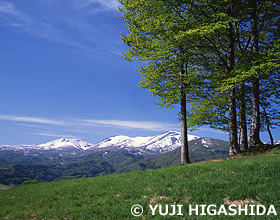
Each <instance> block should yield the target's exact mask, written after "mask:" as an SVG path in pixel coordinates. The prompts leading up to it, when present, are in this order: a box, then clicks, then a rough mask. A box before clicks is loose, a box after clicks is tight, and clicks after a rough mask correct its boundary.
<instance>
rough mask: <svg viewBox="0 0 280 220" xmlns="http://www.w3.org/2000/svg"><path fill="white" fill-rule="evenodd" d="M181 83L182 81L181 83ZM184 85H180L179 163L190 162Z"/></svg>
mask: <svg viewBox="0 0 280 220" xmlns="http://www.w3.org/2000/svg"><path fill="white" fill-rule="evenodd" d="M182 84H183V83H182ZM184 87H185V86H184V85H181V164H186V163H190V162H191V161H190V158H189V146H188V129H187V107H186V93H185V91H183V90H184V89H183V88H184Z"/></svg>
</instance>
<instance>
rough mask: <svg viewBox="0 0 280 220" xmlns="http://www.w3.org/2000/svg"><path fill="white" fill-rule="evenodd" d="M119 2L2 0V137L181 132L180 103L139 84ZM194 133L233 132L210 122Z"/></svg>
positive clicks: (32, 140)
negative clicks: (168, 102) (126, 56)
mask: <svg viewBox="0 0 280 220" xmlns="http://www.w3.org/2000/svg"><path fill="white" fill-rule="evenodd" d="M117 6H118V2H117V1H116V0H23V1H18V0H0V28H1V34H0V45H1V46H0V48H1V50H0V63H1V65H0V70H1V81H0V85H1V86H0V103H1V105H0V131H1V135H0V144H39V143H43V142H47V141H51V140H54V139H57V138H60V137H68V138H79V139H82V140H85V141H88V142H91V143H97V142H99V141H101V140H103V139H104V138H106V137H109V136H113V135H120V134H122V135H128V136H148V135H158V134H161V133H163V132H165V131H168V130H177V131H180V124H179V122H178V119H177V118H178V117H177V113H178V111H179V108H178V106H177V107H175V108H174V109H165V108H162V109H159V106H157V105H155V104H154V103H155V102H157V99H156V98H154V97H152V96H151V95H150V94H149V92H148V91H147V90H144V89H140V88H139V87H138V84H139V79H140V77H141V76H140V74H139V73H138V72H136V69H137V65H139V63H129V62H127V61H125V60H123V59H122V58H121V52H125V51H126V50H127V47H126V46H125V45H124V43H122V41H121V40H120V32H121V31H125V29H124V25H125V24H124V22H123V21H121V20H120V19H119V18H118V16H120V12H119V11H118V8H117ZM277 131H278V132H277ZM277 133H278V134H277ZM279 133H280V132H279V129H277V130H274V132H273V134H274V137H275V139H280V135H279ZM191 134H194V135H198V136H201V137H203V136H208V137H214V138H219V139H223V140H227V139H228V134H225V133H223V132H221V131H215V130H212V129H209V128H207V127H203V128H201V129H200V130H199V131H196V132H193V133H191ZM263 140H264V141H268V140H269V139H268V137H267V135H263Z"/></svg>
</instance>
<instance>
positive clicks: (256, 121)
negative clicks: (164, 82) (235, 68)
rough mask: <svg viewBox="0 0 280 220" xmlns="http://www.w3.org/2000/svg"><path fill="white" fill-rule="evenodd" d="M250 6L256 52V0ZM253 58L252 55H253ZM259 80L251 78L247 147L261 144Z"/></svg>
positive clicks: (253, 42) (257, 46)
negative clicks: (250, 113) (250, 116)
mask: <svg viewBox="0 0 280 220" xmlns="http://www.w3.org/2000/svg"><path fill="white" fill-rule="evenodd" d="M250 8H251V44H252V50H253V51H255V52H256V53H258V52H259V42H258V38H259V37H258V14H257V0H251V1H250ZM253 60H254V57H253ZM259 85H260V81H259V78H258V77H255V78H253V80H252V124H251V129H250V134H249V141H248V145H249V148H252V147H254V146H256V144H261V143H262V142H261V139H260V127H261V120H260V97H259V94H260V91H259V89H260V88H259V87H260V86H259Z"/></svg>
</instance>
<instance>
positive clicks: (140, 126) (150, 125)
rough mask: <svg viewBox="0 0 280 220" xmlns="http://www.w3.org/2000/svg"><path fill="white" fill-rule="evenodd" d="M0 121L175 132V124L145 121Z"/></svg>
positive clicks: (12, 118)
mask: <svg viewBox="0 0 280 220" xmlns="http://www.w3.org/2000/svg"><path fill="white" fill-rule="evenodd" d="M0 120H7V121H17V122H28V123H35V124H46V125H54V126H66V127H73V126H74V127H76V128H79V129H82V128H88V127H111V128H116V129H118V128H120V129H137V130H147V131H168V130H177V129H178V125H177V124H170V123H163V122H147V121H125V120H96V119H73V118H72V119H69V118H68V119H64V120H62V119H60V120H54V119H48V118H39V117H26V116H13V115H0Z"/></svg>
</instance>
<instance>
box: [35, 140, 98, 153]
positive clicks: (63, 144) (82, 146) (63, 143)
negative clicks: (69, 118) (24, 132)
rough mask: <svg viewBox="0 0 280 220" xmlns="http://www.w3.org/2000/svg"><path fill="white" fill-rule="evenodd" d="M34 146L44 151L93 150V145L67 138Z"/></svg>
mask: <svg viewBox="0 0 280 220" xmlns="http://www.w3.org/2000/svg"><path fill="white" fill-rule="evenodd" d="M35 146H36V147H38V148H41V149H42V148H43V149H45V150H54V149H61V148H76V149H78V150H88V149H91V148H94V144H91V143H88V142H85V141H82V140H79V139H68V138H60V139H57V140H54V141H50V142H47V143H44V144H39V145H35Z"/></svg>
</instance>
